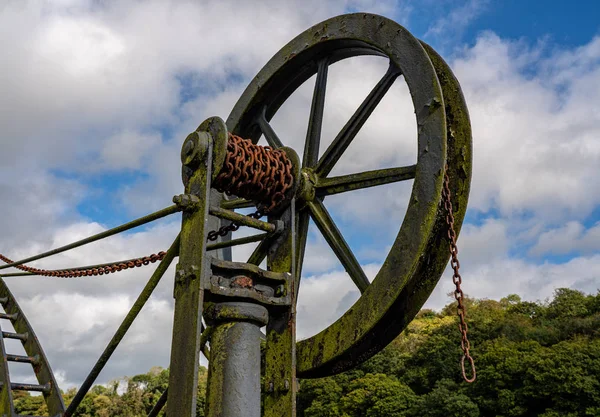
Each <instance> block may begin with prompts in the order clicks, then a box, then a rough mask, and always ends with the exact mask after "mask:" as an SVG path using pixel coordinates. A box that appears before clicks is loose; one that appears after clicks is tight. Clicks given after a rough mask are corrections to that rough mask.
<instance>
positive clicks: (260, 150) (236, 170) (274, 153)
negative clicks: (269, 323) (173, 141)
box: [0, 133, 294, 278]
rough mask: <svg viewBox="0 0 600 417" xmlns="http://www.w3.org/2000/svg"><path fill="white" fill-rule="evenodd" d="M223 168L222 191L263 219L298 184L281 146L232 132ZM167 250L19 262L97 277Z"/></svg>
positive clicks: (213, 235) (58, 273)
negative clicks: (90, 262) (66, 261)
mask: <svg viewBox="0 0 600 417" xmlns="http://www.w3.org/2000/svg"><path fill="white" fill-rule="evenodd" d="M223 168H224V169H223V171H222V172H221V173H219V175H218V176H217V178H216V179H215V181H214V183H213V186H214V188H216V189H217V190H218V191H219V192H224V193H226V194H228V195H236V196H238V197H241V198H246V199H249V200H252V201H254V202H256V204H257V207H258V210H257V211H256V212H254V213H252V214H249V215H248V217H253V218H255V219H260V218H261V217H262V216H264V215H265V214H268V213H270V212H272V211H273V210H275V209H276V208H278V206H279V205H280V204H281V203H282V202H283V201H284V200H285V198H286V193H287V192H288V191H289V190H290V189H291V188H292V186H293V184H294V176H293V175H292V162H291V161H290V159H289V158H288V157H287V155H286V154H285V151H283V150H281V149H272V148H271V147H269V146H260V145H255V144H253V143H252V141H251V140H250V139H242V138H241V137H239V136H236V135H233V134H231V133H229V140H228V142H227V154H226V156H225V162H224V164H223ZM239 228H240V224H239V223H236V222H231V223H230V224H228V225H226V226H222V227H221V228H219V229H218V230H212V231H210V232H209V233H208V240H210V241H214V240H217V239H218V238H219V236H226V235H227V234H228V233H229V232H233V231H236V230H238V229H239ZM165 254H166V252H159V253H158V254H152V255H150V256H144V257H142V258H135V259H130V260H128V261H122V262H115V263H112V264H107V265H98V266H96V267H92V268H73V269H56V270H48V269H38V268H33V267H30V266H26V265H17V266H15V268H17V269H20V270H21V271H25V272H31V273H32V274H35V275H42V276H48V277H58V278H78V277H82V276H96V275H104V274H111V273H115V272H119V271H123V270H125V269H129V268H135V267H140V266H144V265H148V264H150V263H154V262H156V261H161V260H162V259H163V258H164V256H165ZM0 260H2V261H4V262H6V263H9V264H11V263H13V261H12V260H11V259H9V258H7V257H6V256H4V255H2V254H0Z"/></svg>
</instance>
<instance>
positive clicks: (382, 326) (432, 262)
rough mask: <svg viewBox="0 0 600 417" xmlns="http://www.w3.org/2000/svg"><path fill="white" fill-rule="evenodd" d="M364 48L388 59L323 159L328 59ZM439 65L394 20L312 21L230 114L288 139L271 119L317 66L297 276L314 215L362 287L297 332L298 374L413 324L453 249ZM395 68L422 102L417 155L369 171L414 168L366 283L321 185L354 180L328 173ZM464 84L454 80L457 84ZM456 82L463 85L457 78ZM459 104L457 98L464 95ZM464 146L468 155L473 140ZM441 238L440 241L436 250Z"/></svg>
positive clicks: (358, 352)
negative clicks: (349, 302) (314, 329)
mask: <svg viewBox="0 0 600 417" xmlns="http://www.w3.org/2000/svg"><path fill="white" fill-rule="evenodd" d="M359 55H379V56H385V57H387V58H389V60H390V69H389V70H388V72H387V73H386V74H385V75H384V76H383V78H382V79H381V81H380V82H379V83H378V85H377V86H376V87H375V89H374V90H373V91H372V92H371V94H370V95H369V97H368V98H367V99H366V100H365V101H364V102H363V104H362V105H361V108H360V109H359V110H358V111H357V113H355V114H354V115H353V116H352V118H351V122H352V123H349V124H348V125H347V126H346V127H345V128H344V129H346V128H347V129H346V133H344V129H342V132H341V133H340V135H338V138H340V139H339V140H338V138H336V139H335V140H334V141H333V143H332V145H330V147H329V148H328V150H326V151H325V153H324V154H323V156H322V157H321V158H320V159H319V158H318V142H319V141H320V130H321V126H320V123H321V122H322V112H323V102H324V91H325V83H326V79H327V67H328V65H331V64H332V63H334V62H336V61H339V60H341V59H345V58H349V57H352V56H359ZM438 58H439V57H438ZM440 60H441V58H440ZM441 62H443V61H441ZM444 65H445V64H444ZM440 66H441V64H438V65H437V66H436V68H437V69H438V70H439V67H440ZM436 68H434V66H433V65H432V62H431V60H430V59H429V56H428V54H427V52H426V51H425V49H424V47H423V46H421V44H420V43H419V41H418V40H417V39H415V38H414V37H413V36H412V35H410V34H409V33H408V32H407V31H406V30H405V29H404V28H402V27H401V26H399V25H398V24H396V23H395V22H393V21H391V20H389V19H386V18H383V17H381V16H375V15H367V14H352V15H344V16H339V17H335V18H332V19H329V20H327V21H325V22H322V23H320V24H318V25H315V26H313V27H312V28H310V29H308V30H307V31H305V32H304V33H302V34H300V35H299V36H298V37H296V38H295V39H293V40H292V41H291V42H290V43H288V45H286V46H284V47H283V48H282V49H281V50H280V51H279V52H278V53H277V54H276V55H275V56H274V57H273V58H272V59H271V60H270V61H269V62H268V63H267V64H266V65H265V67H264V68H263V69H262V70H261V71H260V72H259V73H258V75H257V76H256V77H255V78H254V79H253V80H252V82H251V83H250V85H249V86H248V88H247V89H246V90H245V91H244V93H243V94H242V96H241V98H240V99H239V101H238V103H237V104H236V105H235V107H234V109H233V110H232V112H231V114H230V116H229V118H228V120H227V125H228V128H229V129H230V130H231V131H232V132H233V133H235V134H237V135H240V136H242V137H246V138H251V139H252V140H253V141H254V142H257V141H258V139H259V137H260V136H261V134H263V133H264V134H265V137H266V138H267V140H268V142H269V144H270V145H271V146H274V147H280V146H281V145H282V141H281V140H280V139H279V137H278V136H277V135H276V133H275V132H274V131H273V129H272V128H271V127H270V125H269V123H268V121H269V120H271V118H272V117H273V115H274V114H275V113H276V111H277V110H278V109H279V107H280V106H281V105H282V104H283V102H285V100H286V99H287V98H288V97H289V96H290V95H291V94H292V93H293V92H294V91H295V90H296V89H297V88H298V87H299V86H300V85H301V84H302V83H304V82H305V81H306V80H307V79H308V78H310V77H311V76H312V75H314V74H315V73H316V74H317V80H316V83H315V93H314V95H313V103H312V106H311V116H310V122H309V128H308V133H307V145H306V146H305V149H304V150H303V152H299V154H301V155H302V166H303V168H302V172H303V174H302V175H303V177H304V183H305V184H307V183H314V186H313V188H314V190H312V191H314V193H313V194H317V197H315V196H312V197H311V196H310V194H311V190H310V189H308V190H306V189H305V190H304V192H302V191H301V192H300V194H301V196H302V198H303V199H304V200H305V207H304V209H302V210H299V211H298V214H297V216H296V222H297V226H296V227H297V228H296V230H297V233H298V239H297V244H296V246H297V248H298V250H297V253H296V255H297V259H298V262H297V263H298V264H299V269H298V270H297V271H296V273H298V276H299V271H300V269H301V263H302V259H303V257H304V248H305V245H306V235H307V231H308V224H309V216H310V217H312V218H313V220H314V221H315V223H316V224H317V227H318V228H319V230H320V231H321V233H322V234H323V235H324V236H325V239H326V240H327V241H328V243H329V244H330V246H332V249H333V250H334V253H336V255H337V256H338V258H339V259H340V261H341V263H342V265H343V266H344V268H345V269H346V270H347V271H348V273H349V275H350V276H351V277H352V278H353V280H354V281H355V283H356V284H357V286H358V287H359V288H360V289H361V291H362V292H363V293H362V296H361V297H360V299H359V300H358V301H357V302H356V303H355V304H354V305H353V306H352V307H351V308H350V309H349V310H348V311H347V312H346V313H345V314H344V315H343V316H342V317H340V318H339V319H338V320H337V321H336V322H335V323H333V324H331V325H330V326H329V327H328V328H326V329H325V330H323V331H321V332H320V333H318V334H317V335H315V336H313V337H311V338H309V339H306V340H302V341H300V342H298V344H297V371H298V375H299V376H300V377H318V376H325V375H329V374H332V373H337V372H341V371H343V370H345V369H348V368H350V367H352V366H354V365H356V364H358V363H360V362H362V361H364V360H366V359H368V358H369V357H371V356H372V355H373V354H375V353H377V352H378V351H379V350H381V349H382V348H383V347H384V346H385V345H387V343H389V341H391V340H392V339H393V338H394V337H396V336H397V335H398V334H399V333H400V331H402V330H403V329H404V328H405V327H406V325H407V324H408V323H409V322H410V320H412V318H413V317H414V315H415V314H416V313H417V312H418V310H419V309H420V308H421V307H422V305H423V304H424V302H425V301H426V299H427V298H428V296H429V294H430V293H431V291H432V290H433V288H434V287H435V284H436V283H437V281H438V280H439V277H440V274H441V272H442V271H443V269H444V265H445V264H446V263H447V260H448V252H447V251H446V252H445V253H444V252H443V251H442V249H443V244H444V241H443V240H442V239H440V234H441V233H440V231H441V229H442V225H443V219H444V213H442V212H441V211H440V210H439V206H440V204H439V202H440V198H441V187H442V179H443V175H444V166H445V164H446V156H447V151H448V149H447V146H446V131H447V126H446V112H445V106H444V98H443V95H442V86H441V85H440V83H439V81H438V76H437V75H436ZM446 69H447V68H446ZM398 70H399V71H400V72H401V73H402V75H403V76H404V78H405V81H406V83H407V85H408V87H409V90H410V92H411V96H412V99H413V105H414V108H415V109H416V112H415V113H416V117H417V125H418V154H417V164H416V166H412V167H401V168H400V169H396V170H393V169H392V170H383V173H382V174H381V175H383V177H381V176H380V177H377V175H379V173H374V172H371V174H373V175H371V177H370V178H371V180H373V176H375V177H377V178H375V181H379V182H378V184H383V183H385V182H381V181H382V178H384V177H385V178H387V179H389V178H390V176H392V177H393V178H399V179H408V178H412V177H413V176H414V183H413V189H412V195H411V199H410V202H409V205H408V208H407V211H406V215H405V218H404V221H403V223H402V225H401V227H400V231H399V233H398V236H397V237H396V239H395V242H394V244H393V246H392V249H391V251H390V253H389V254H388V256H387V258H386V260H385V261H384V263H383V265H382V267H381V269H380V271H379V272H378V273H377V275H376V277H375V279H374V280H373V282H372V283H371V284H370V285H368V281H366V282H365V280H366V278H365V277H364V272H362V269H361V268H360V265H359V264H358V261H356V258H355V257H354V256H353V254H352V251H351V250H350V249H349V247H348V245H347V244H346V243H345V241H344V240H343V237H341V234H340V233H339V231H338V230H337V227H336V226H335V223H333V221H332V220H331V217H330V216H329V214H328V212H327V210H326V208H325V206H324V205H323V203H322V201H321V199H320V198H318V195H319V193H321V196H323V195H328V194H327V193H333V192H332V191H336V189H335V187H336V186H337V187H338V189H339V187H340V181H342V182H343V181H347V180H348V178H343V179H341V177H335V178H334V180H331V178H329V179H328V178H327V175H328V174H329V172H330V171H331V169H332V168H333V165H334V164H335V162H336V161H337V158H339V156H340V155H341V153H343V150H345V148H346V147H347V145H348V144H349V143H350V142H351V140H352V138H353V137H354V136H355V135H356V133H357V132H358V130H360V127H361V126H362V124H363V123H364V121H365V120H366V119H367V118H368V116H369V115H370V113H371V111H372V110H373V109H374V108H375V106H376V105H377V103H378V102H379V100H380V99H381V98H382V97H383V95H385V93H386V92H387V90H388V89H389V87H390V86H391V85H392V83H393V81H394V80H395V79H396V77H397V76H398ZM448 71H449V70H448ZM445 73H446V72H444V74H445ZM438 74H439V71H438ZM450 74H451V73H450ZM447 84H448V83H447ZM457 86H458V84H457V83H456V85H453V87H457ZM458 89H459V91H460V88H459V87H458ZM461 98H462V96H461ZM463 104H464V102H463ZM457 107H460V103H459V104H458V105H457ZM467 122H468V116H467ZM348 126H349V127H348ZM461 126H462V125H461ZM342 133H344V134H342ZM284 140H285V138H284ZM315 144H316V146H315ZM469 146H470V130H469ZM338 151H341V152H338ZM463 154H464V151H463ZM467 154H468V155H467V156H468V158H467V159H469V158H470V147H469V149H468V152H467ZM469 162H470V159H469ZM448 163H449V164H452V166H451V167H450V170H449V171H450V173H452V172H454V171H456V167H454V160H451V159H449V161H448ZM467 165H468V167H467V170H466V171H465V172H466V173H467V174H468V175H467V178H468V179H470V163H469V164H467ZM362 180H363V181H364V180H365V178H364V177H363V178H362ZM336 181H337V184H336ZM467 183H468V180H467ZM363 185H364V182H363ZM309 188H310V187H309ZM338 191H339V190H338ZM464 191H465V189H464V187H463V189H462V190H459V194H457V196H456V198H457V202H458V200H461V208H460V209H459V210H458V221H457V223H458V226H460V222H461V221H462V217H463V215H464V207H465V206H466V196H463V194H464ZM323 193H324V194H323ZM466 194H468V184H467V187H466ZM307 195H308V196H307ZM463 197H464V198H463ZM462 200H464V202H463V201H462ZM463 203H464V204H463ZM434 244H437V245H439V246H440V248H439V249H438V248H435V250H434V246H433V245H434ZM446 249H447V245H446ZM427 251H429V253H427ZM298 281H299V280H298Z"/></svg>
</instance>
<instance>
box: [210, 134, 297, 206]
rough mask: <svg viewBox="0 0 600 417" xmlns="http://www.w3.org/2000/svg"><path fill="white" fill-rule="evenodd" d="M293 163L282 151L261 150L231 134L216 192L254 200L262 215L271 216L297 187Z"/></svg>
mask: <svg viewBox="0 0 600 417" xmlns="http://www.w3.org/2000/svg"><path fill="white" fill-rule="evenodd" d="M292 169H293V168H292V161H290V159H289V158H288V157H287V155H286V154H285V151H283V150H282V149H272V148H271V147H269V146H260V145H255V144H253V143H252V141H251V140H250V139H242V138H241V137H239V136H236V135H233V134H231V133H229V140H228V141H227V155H226V156H225V162H224V164H223V169H222V170H221V172H220V173H219V175H218V176H217V178H216V179H215V181H214V182H213V187H214V188H216V189H217V191H220V192H224V193H226V194H227V195H235V196H237V197H241V198H245V199H248V200H252V201H254V202H255V203H256V206H257V208H258V213H259V214H261V215H264V214H267V213H270V212H272V211H273V210H274V209H276V208H277V207H278V206H279V205H280V204H281V203H283V201H284V200H285V197H286V193H287V192H288V191H289V190H290V189H291V188H292V186H293V185H294V176H293V175H292Z"/></svg>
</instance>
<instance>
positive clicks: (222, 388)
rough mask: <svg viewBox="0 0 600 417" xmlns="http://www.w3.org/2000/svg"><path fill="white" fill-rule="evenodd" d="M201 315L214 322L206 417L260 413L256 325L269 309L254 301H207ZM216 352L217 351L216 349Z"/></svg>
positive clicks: (251, 416) (255, 415)
mask: <svg viewBox="0 0 600 417" xmlns="http://www.w3.org/2000/svg"><path fill="white" fill-rule="evenodd" d="M205 318H206V320H207V323H208V324H209V325H210V326H214V332H213V333H212V336H211V339H210V340H211V342H210V346H211V352H215V353H214V354H212V355H211V358H210V362H209V367H208V380H209V381H210V383H209V385H208V389H207V394H206V415H207V417H260V416H261V411H260V408H261V407H260V404H261V389H260V376H261V372H260V365H261V358H260V343H261V337H262V334H261V332H260V328H261V327H262V326H264V325H266V324H267V322H268V319H269V312H268V311H267V309H266V308H265V307H263V306H261V305H258V304H252V303H244V302H226V303H219V304H211V305H210V306H209V307H208V308H207V310H206V311H205ZM217 352H218V353H217Z"/></svg>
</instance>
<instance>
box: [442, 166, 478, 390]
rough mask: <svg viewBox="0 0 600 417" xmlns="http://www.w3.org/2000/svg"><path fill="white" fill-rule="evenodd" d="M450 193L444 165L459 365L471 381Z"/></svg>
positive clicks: (464, 376)
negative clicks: (456, 315)
mask: <svg viewBox="0 0 600 417" xmlns="http://www.w3.org/2000/svg"><path fill="white" fill-rule="evenodd" d="M451 197H452V195H451V193H450V179H449V178H448V166H446V174H445V175H444V185H443V188H442V199H443V201H444V208H445V209H446V224H447V225H448V239H449V240H450V255H451V257H452V259H451V260H450V266H451V267H452V269H453V270H454V273H453V275H452V282H454V285H455V286H456V289H455V290H454V298H455V299H456V302H457V303H458V306H457V314H458V318H459V323H458V329H459V331H460V334H461V341H460V346H461V348H462V351H463V356H462V359H461V361H460V366H461V369H462V376H463V378H464V380H465V381H467V382H473V381H475V378H476V377H477V374H476V371H475V362H474V361H473V357H472V356H471V354H470V353H469V350H470V349H471V343H470V342H469V338H468V336H467V331H468V327H467V322H466V321H465V315H466V309H465V305H464V303H463V300H464V294H463V291H462V289H461V287H460V286H461V284H462V277H461V276H460V273H459V272H458V270H459V268H460V262H459V261H458V247H457V246H456V231H455V230H454V213H453V212H452V200H451ZM465 360H468V361H469V365H470V366H471V378H469V377H467V373H466V371H465Z"/></svg>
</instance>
